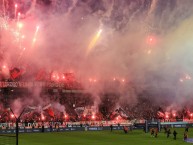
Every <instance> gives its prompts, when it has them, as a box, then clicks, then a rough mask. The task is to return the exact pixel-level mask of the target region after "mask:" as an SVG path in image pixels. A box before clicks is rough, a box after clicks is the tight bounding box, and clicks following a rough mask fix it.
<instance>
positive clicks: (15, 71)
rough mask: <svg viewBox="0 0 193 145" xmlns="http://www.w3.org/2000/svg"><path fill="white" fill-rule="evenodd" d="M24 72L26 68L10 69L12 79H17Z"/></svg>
mask: <svg viewBox="0 0 193 145" xmlns="http://www.w3.org/2000/svg"><path fill="white" fill-rule="evenodd" d="M23 73H24V70H20V69H18V68H16V67H15V68H13V69H12V70H10V75H11V78H12V79H17V78H18V77H20V76H21V75H22V74H23Z"/></svg>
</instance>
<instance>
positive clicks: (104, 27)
mask: <svg viewBox="0 0 193 145" xmlns="http://www.w3.org/2000/svg"><path fill="white" fill-rule="evenodd" d="M15 2H20V3H18V7H17V8H18V10H20V11H21V16H20V19H19V22H22V23H23V27H22V28H21V29H20V28H18V27H17V25H16V23H18V20H17V18H16V19H15V20H14V15H15V14H14V12H15V11H14V6H13V5H14V3H15ZM15 2H14V1H12V2H11V1H9V0H4V6H3V5H2V3H1V6H2V8H3V9H2V13H7V11H11V14H10V17H11V18H8V20H5V19H4V18H3V17H0V22H1V31H0V38H1V39H0V47H1V53H2V54H3V55H2V56H1V57H2V58H1V59H2V61H1V62H3V63H2V65H3V64H4V63H6V64H7V65H9V66H16V65H21V66H24V67H25V66H28V67H29V66H33V69H36V68H37V70H38V69H40V68H46V69H47V70H58V71H69V70H70V71H74V72H75V74H76V75H77V78H78V79H79V80H86V81H83V83H84V84H85V86H90V85H91V84H88V83H90V82H89V81H87V80H88V79H89V78H94V79H96V80H97V83H98V84H95V85H96V86H95V87H94V88H95V89H94V90H92V91H93V92H95V93H96V94H97V91H98V90H101V87H103V88H104V87H107V86H106V81H107V82H109V81H111V80H113V78H116V79H119V80H120V81H121V82H122V80H123V79H124V81H125V82H124V85H125V86H126V88H127V89H126V90H127V91H126V93H124V95H123V98H122V99H123V100H124V99H125V100H128V101H129V100H135V98H136V96H137V95H138V94H136V93H142V92H143V91H144V90H146V92H148V93H147V95H149V96H150V97H152V98H153V99H155V100H157V102H160V101H161V100H164V101H167V102H169V104H170V103H174V104H182V103H186V102H187V101H188V100H189V99H192V98H193V91H192V88H191V86H192V85H193V83H192V76H193V69H192V67H191V66H192V64H193V58H192V53H193V51H192V47H193V44H192V38H193V37H192V35H193V34H192V29H193V28H192V25H193V15H192V14H193V13H192V12H193V7H192V4H193V1H192V0H183V1H182V0H121V1H120V0H15ZM11 5H12V6H13V9H11ZM3 10H4V11H3ZM2 16H3V15H2ZM37 25H38V26H39V30H38V32H37V33H36V31H37V29H36V28H37ZM18 31H20V32H21V34H22V35H25V38H19V37H20V36H18V34H17V32H18ZM34 37H35V40H34ZM33 40H34V41H33ZM24 48H25V49H24ZM26 71H27V70H26ZM120 88H122V87H120ZM107 89H109V88H108V87H107ZM96 96H97V95H96ZM131 98H132V99H131ZM174 106H175V105H174Z"/></svg>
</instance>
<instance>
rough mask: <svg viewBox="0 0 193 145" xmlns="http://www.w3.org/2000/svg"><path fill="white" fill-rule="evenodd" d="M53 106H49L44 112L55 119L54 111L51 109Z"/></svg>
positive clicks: (44, 108)
mask: <svg viewBox="0 0 193 145" xmlns="http://www.w3.org/2000/svg"><path fill="white" fill-rule="evenodd" d="M51 106H52V105H51V104H48V105H46V106H44V107H43V108H42V110H43V111H44V112H47V113H48V114H49V115H50V116H51V117H54V111H53V110H52V108H51Z"/></svg>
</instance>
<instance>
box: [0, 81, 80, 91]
mask: <svg viewBox="0 0 193 145" xmlns="http://www.w3.org/2000/svg"><path fill="white" fill-rule="evenodd" d="M66 86H67V84H66V83H65V82H0V88H8V87H11V88H29V87H47V88H65V87H66ZM74 87H76V84H74ZM72 88H73V85H72ZM67 90H70V91H71V92H74V93H76V92H77V93H79V92H82V91H83V90H81V89H79V90H78V89H77V90H76V89H74V90H73V89H67ZM63 92H66V90H63Z"/></svg>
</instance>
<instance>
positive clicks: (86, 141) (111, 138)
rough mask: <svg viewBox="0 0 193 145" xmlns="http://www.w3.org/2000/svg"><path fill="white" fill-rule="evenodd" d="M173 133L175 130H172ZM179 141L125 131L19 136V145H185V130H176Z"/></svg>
mask: <svg viewBox="0 0 193 145" xmlns="http://www.w3.org/2000/svg"><path fill="white" fill-rule="evenodd" d="M171 131H172V132H173V129H172V130H171ZM176 131H177V132H178V134H177V140H173V135H172V134H171V136H170V138H166V134H164V133H163V132H161V133H159V134H158V138H154V137H151V136H150V133H144V132H143V131H142V130H134V131H133V132H129V133H128V134H124V133H123V131H113V132H110V131H85V132H62V133H57V132H56V133H29V134H27V133H26V134H20V135H19V145H185V144H189V143H186V142H184V141H183V132H184V129H176ZM188 137H190V138H191V137H192V138H193V129H189V133H188Z"/></svg>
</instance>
